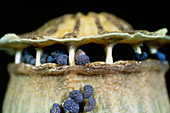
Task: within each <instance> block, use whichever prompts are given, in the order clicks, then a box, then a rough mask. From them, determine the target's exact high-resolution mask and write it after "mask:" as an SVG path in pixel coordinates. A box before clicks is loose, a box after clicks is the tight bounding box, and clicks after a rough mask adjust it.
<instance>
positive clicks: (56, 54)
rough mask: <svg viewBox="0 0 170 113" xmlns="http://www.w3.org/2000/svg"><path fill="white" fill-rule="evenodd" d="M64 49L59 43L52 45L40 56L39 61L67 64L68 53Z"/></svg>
mask: <svg viewBox="0 0 170 113" xmlns="http://www.w3.org/2000/svg"><path fill="white" fill-rule="evenodd" d="M66 53H67V52H66V50H65V49H64V48H63V47H60V45H57V46H54V47H53V48H51V49H49V48H48V49H47V51H45V52H44V54H43V55H42V56H41V59H40V62H41V63H42V64H43V63H57V64H60V65H67V64H68V55H67V54H66Z"/></svg>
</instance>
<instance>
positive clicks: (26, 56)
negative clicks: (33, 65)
mask: <svg viewBox="0 0 170 113" xmlns="http://www.w3.org/2000/svg"><path fill="white" fill-rule="evenodd" d="M24 57H25V61H26V63H27V64H30V61H31V60H32V59H33V56H32V55H29V54H27V55H25V56H24Z"/></svg>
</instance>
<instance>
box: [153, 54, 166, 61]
mask: <svg viewBox="0 0 170 113" xmlns="http://www.w3.org/2000/svg"><path fill="white" fill-rule="evenodd" d="M155 55H156V57H157V59H158V60H160V61H164V60H166V55H165V54H164V53H162V52H156V53H155Z"/></svg>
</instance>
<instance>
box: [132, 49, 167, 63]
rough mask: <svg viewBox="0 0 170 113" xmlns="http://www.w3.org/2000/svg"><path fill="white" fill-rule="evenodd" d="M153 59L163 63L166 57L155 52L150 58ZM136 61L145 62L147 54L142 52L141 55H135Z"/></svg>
mask: <svg viewBox="0 0 170 113" xmlns="http://www.w3.org/2000/svg"><path fill="white" fill-rule="evenodd" d="M151 57H152V58H153V59H158V60H159V61H165V60H166V55H165V54H164V53H162V52H159V51H158V52H156V53H155V54H152V56H151ZM135 58H136V60H138V61H145V60H146V59H147V58H148V54H147V53H146V52H142V54H139V53H136V57H135Z"/></svg>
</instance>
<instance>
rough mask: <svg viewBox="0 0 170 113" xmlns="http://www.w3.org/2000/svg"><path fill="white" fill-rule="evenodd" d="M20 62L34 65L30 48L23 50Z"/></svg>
mask: <svg viewBox="0 0 170 113" xmlns="http://www.w3.org/2000/svg"><path fill="white" fill-rule="evenodd" d="M21 62H23V63H27V64H31V65H35V57H34V56H33V54H32V48H27V49H24V50H23V54H22V56H21Z"/></svg>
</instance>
